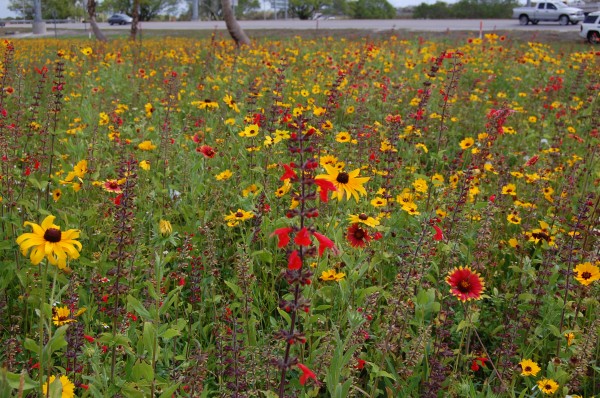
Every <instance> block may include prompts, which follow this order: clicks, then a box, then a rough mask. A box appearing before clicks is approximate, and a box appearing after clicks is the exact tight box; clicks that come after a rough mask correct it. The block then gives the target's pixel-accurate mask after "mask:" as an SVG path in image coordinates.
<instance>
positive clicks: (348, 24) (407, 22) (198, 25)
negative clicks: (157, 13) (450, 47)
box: [47, 19, 579, 32]
mask: <svg viewBox="0 0 600 398" xmlns="http://www.w3.org/2000/svg"><path fill="white" fill-rule="evenodd" d="M239 23H240V25H241V26H242V28H243V29H244V30H248V31H250V30H257V29H259V30H262V29H290V30H311V29H323V30H325V29H333V30H335V29H360V30H372V31H390V30H409V31H422V32H428V31H429V32H445V31H479V29H480V23H481V24H482V27H483V31H484V32H493V31H496V30H500V31H503V30H519V31H531V32H535V31H552V32H579V26H578V25H568V26H561V25H559V24H558V23H557V22H548V23H540V24H539V25H536V26H533V25H526V26H521V25H519V22H518V21H517V20H516V19H487V20H483V21H479V20H472V19H435V20H434V19H429V20H420V19H384V20H346V19H326V20H323V19H322V20H316V21H313V20H309V21H300V20H297V19H288V20H282V19H280V20H258V21H239ZM140 25H141V28H142V30H225V29H226V27H225V23H224V22H223V21H196V22H191V21H181V22H142V23H140ZM99 26H100V28H101V29H102V30H128V29H129V28H130V27H129V26H127V25H125V26H109V25H108V23H100V24H99ZM57 28H58V29H60V30H65V29H66V30H83V29H89V25H88V24H83V23H66V24H58V25H57ZM47 29H48V31H50V30H52V29H54V25H50V24H48V25H47Z"/></svg>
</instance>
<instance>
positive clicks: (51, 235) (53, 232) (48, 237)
mask: <svg viewBox="0 0 600 398" xmlns="http://www.w3.org/2000/svg"><path fill="white" fill-rule="evenodd" d="M60 238H61V233H60V229H56V228H48V229H47V230H46V232H44V240H45V241H47V242H52V243H56V242H60Z"/></svg>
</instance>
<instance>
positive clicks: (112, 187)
mask: <svg viewBox="0 0 600 398" xmlns="http://www.w3.org/2000/svg"><path fill="white" fill-rule="evenodd" d="M102 189H104V190H105V191H107V192H114V193H121V192H123V189H122V188H121V183H120V182H119V181H117V180H106V181H104V182H103V183H102Z"/></svg>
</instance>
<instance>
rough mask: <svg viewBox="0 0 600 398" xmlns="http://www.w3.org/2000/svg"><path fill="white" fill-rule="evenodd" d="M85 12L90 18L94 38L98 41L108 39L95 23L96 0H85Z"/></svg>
mask: <svg viewBox="0 0 600 398" xmlns="http://www.w3.org/2000/svg"><path fill="white" fill-rule="evenodd" d="M87 12H88V17H89V20H90V26H91V27H92V32H94V36H96V39H97V40H100V41H108V40H107V39H106V36H104V34H103V33H102V31H101V30H100V28H99V27H98V24H97V23H96V0H87Z"/></svg>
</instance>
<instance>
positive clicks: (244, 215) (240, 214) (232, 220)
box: [225, 209, 254, 227]
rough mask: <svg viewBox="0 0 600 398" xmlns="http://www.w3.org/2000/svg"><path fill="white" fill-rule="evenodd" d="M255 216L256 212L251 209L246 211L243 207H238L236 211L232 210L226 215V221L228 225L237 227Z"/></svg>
mask: <svg viewBox="0 0 600 398" xmlns="http://www.w3.org/2000/svg"><path fill="white" fill-rule="evenodd" d="M253 217H254V213H252V212H251V211H245V210H242V209H237V211H235V212H233V211H232V212H230V213H229V215H227V216H225V221H227V225H228V226H230V227H235V226H236V225H238V224H239V223H240V222H241V221H246V220H249V219H251V218H253Z"/></svg>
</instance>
